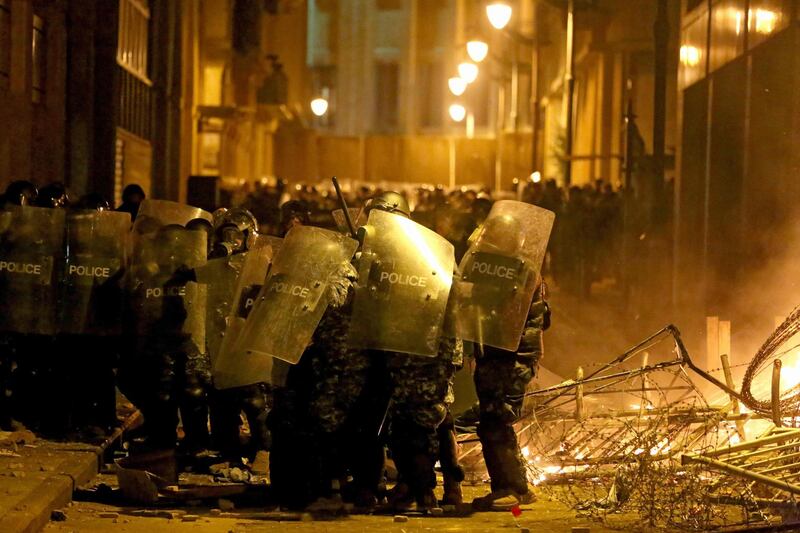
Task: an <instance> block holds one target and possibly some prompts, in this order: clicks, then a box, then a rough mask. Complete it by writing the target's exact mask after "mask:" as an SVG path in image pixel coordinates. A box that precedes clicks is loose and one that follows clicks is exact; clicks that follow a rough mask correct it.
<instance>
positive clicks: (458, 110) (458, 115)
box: [449, 104, 467, 122]
mask: <svg viewBox="0 0 800 533" xmlns="http://www.w3.org/2000/svg"><path fill="white" fill-rule="evenodd" d="M449 111H450V118H452V119H453V120H454V121H455V122H461V121H462V120H464V117H466V116H467V108H465V107H464V106H463V105H461V104H451V105H450V109H449Z"/></svg>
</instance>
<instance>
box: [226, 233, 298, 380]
mask: <svg viewBox="0 0 800 533" xmlns="http://www.w3.org/2000/svg"><path fill="white" fill-rule="evenodd" d="M281 241H283V239H280V238H277V237H269V236H267V237H264V236H259V239H258V241H257V242H256V244H255V246H254V247H253V248H251V249H250V250H249V251H248V252H247V253H246V254H244V256H245V259H244V265H243V266H242V273H241V276H239V280H238V284H237V286H236V291H235V293H234V296H233V301H232V305H231V312H230V315H229V316H228V318H227V329H226V331H225V335H224V336H223V338H222V343H221V345H220V349H219V356H218V357H216V358H215V359H213V371H212V374H213V376H214V386H215V387H216V388H218V389H229V388H231V387H243V386H245V385H251V384H253V383H258V382H261V381H263V382H271V380H270V379H269V376H270V375H271V373H272V357H268V356H264V355H261V354H249V353H242V352H239V351H237V350H236V345H237V344H238V341H239V339H240V337H241V334H242V330H243V328H244V324H245V322H246V320H247V317H248V316H249V314H250V311H251V310H252V309H253V306H254V305H255V303H256V301H257V299H258V294H259V293H260V292H261V288H262V287H263V286H264V281H265V280H266V278H267V276H268V272H269V268H270V264H271V262H272V258H273V257H274V255H275V254H276V253H277V250H279V249H280V246H281ZM265 376H266V378H265Z"/></svg>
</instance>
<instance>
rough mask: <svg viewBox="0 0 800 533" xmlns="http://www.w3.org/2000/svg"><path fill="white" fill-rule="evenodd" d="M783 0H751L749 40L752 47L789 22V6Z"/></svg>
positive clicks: (748, 25) (748, 28)
mask: <svg viewBox="0 0 800 533" xmlns="http://www.w3.org/2000/svg"><path fill="white" fill-rule="evenodd" d="M786 4H787V2H784V1H782V0H750V7H749V8H748V22H747V30H748V36H747V38H748V42H749V46H750V48H752V47H753V46H755V45H757V44H759V43H761V42H763V41H764V40H766V39H767V38H768V37H769V36H770V35H772V34H774V33H776V32H778V31H780V30H782V29H783V28H785V27H786V26H787V25H788V24H789V11H790V9H789V6H787V5H786Z"/></svg>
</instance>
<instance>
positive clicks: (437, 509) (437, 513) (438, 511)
mask: <svg viewBox="0 0 800 533" xmlns="http://www.w3.org/2000/svg"><path fill="white" fill-rule="evenodd" d="M442 515H444V509H442V508H441V507H434V508H432V509H431V516H442Z"/></svg>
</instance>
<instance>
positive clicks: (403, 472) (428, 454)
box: [386, 339, 464, 503]
mask: <svg viewBox="0 0 800 533" xmlns="http://www.w3.org/2000/svg"><path fill="white" fill-rule="evenodd" d="M463 353H464V352H463V344H462V342H461V341H460V340H454V339H443V340H442V342H441V344H440V347H439V352H438V354H437V356H436V357H421V356H418V355H408V354H400V353H389V354H387V355H388V358H387V360H386V365H387V371H388V376H389V382H390V387H391V391H392V392H391V410H390V416H391V431H390V444H389V445H390V449H391V451H392V457H393V458H394V461H395V464H396V466H397V471H398V475H399V477H400V479H401V481H403V482H404V483H406V484H407V485H408V487H409V489H410V490H411V495H412V496H414V497H415V498H416V499H417V502H418V503H430V502H423V499H424V497H425V496H426V495H427V494H428V493H429V492H430V491H432V490H433V489H434V488H435V487H436V474H435V472H434V465H435V464H436V461H437V459H438V454H439V435H438V434H437V428H438V427H439V425H440V424H441V423H442V422H443V421H444V420H445V418H446V416H447V412H448V409H447V395H448V391H449V388H450V387H449V386H450V383H451V381H452V378H453V376H454V375H455V369H456V366H457V365H460V364H461V362H462V359H463Z"/></svg>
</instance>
